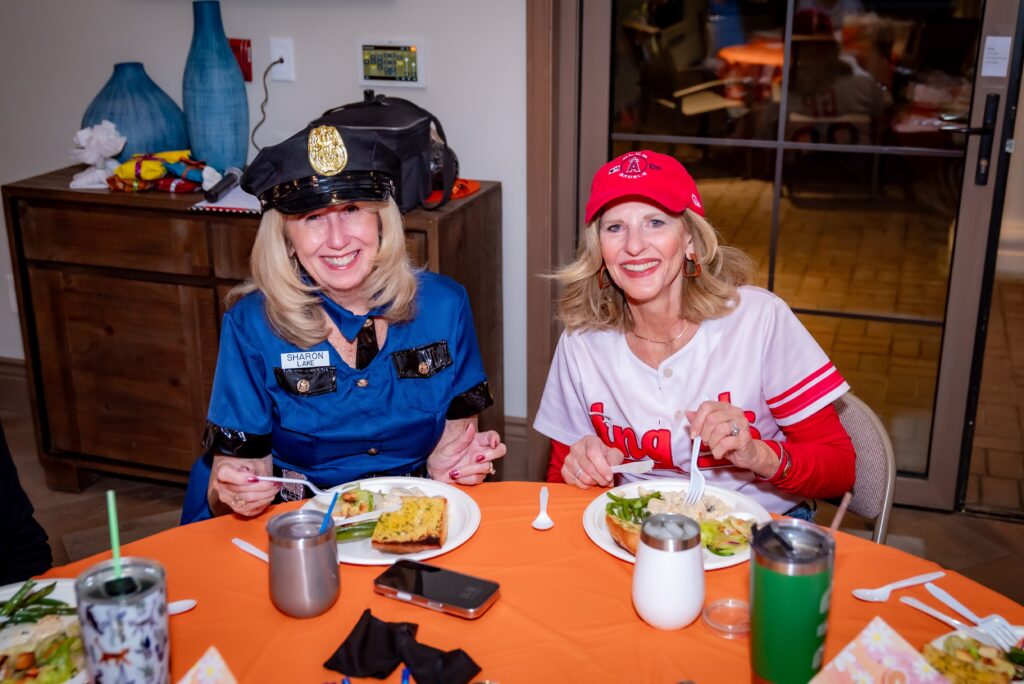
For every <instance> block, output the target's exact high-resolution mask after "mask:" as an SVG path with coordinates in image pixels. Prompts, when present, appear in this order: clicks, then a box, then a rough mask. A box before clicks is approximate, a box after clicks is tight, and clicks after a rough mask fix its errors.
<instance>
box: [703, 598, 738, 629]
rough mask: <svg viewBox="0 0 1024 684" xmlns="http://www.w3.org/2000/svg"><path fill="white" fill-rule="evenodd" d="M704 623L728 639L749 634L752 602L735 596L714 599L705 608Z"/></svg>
mask: <svg viewBox="0 0 1024 684" xmlns="http://www.w3.org/2000/svg"><path fill="white" fill-rule="evenodd" d="M703 620H704V624H705V625H707V626H708V627H710V628H711V631H712V632H714V633H715V634H717V635H718V636H720V637H725V638H726V639H736V638H739V637H744V636H747V633H748V632H750V604H748V603H747V602H746V601H742V600H740V599H735V598H726V599H719V600H717V601H712V602H711V603H709V604H708V605H707V606H706V607H705V608H704V615H703Z"/></svg>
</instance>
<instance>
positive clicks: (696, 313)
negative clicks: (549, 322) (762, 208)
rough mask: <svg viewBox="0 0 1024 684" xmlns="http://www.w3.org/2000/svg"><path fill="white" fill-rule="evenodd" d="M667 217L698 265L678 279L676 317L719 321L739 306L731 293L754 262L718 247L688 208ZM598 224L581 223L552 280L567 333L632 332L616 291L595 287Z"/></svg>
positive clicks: (599, 261) (600, 265) (714, 234)
mask: <svg viewBox="0 0 1024 684" xmlns="http://www.w3.org/2000/svg"><path fill="white" fill-rule="evenodd" d="M670 215H673V216H676V217H678V218H679V219H680V220H681V221H682V223H683V227H684V228H686V231H687V233H688V234H689V235H690V236H691V237H692V238H693V249H694V253H695V254H694V255H695V256H696V257H697V262H698V263H699V264H700V265H701V274H700V276H699V277H697V278H680V281H681V283H680V288H681V289H682V298H681V304H680V307H679V315H680V316H681V317H683V318H687V319H689V320H691V321H694V322H695V323H700V322H701V321H703V320H707V319H709V318H721V317H722V316H724V315H726V314H728V313H729V312H730V311H732V309H733V308H734V307H735V305H736V303H738V302H739V292H737V291H736V288H737V287H739V286H740V285H745V284H747V283H749V282H750V279H751V274H752V273H753V270H754V262H753V260H752V259H751V258H750V257H749V256H748V255H747V253H746V252H744V251H743V250H741V249H737V248H736V247H729V246H727V245H723V244H721V242H720V239H719V234H718V231H717V230H716V229H715V227H714V226H713V225H711V223H710V222H709V221H708V220H707V219H705V218H704V217H702V216H700V215H698V214H695V213H694V212H692V211H690V210H689V209H684V210H683V213H682V214H670ZM600 223H601V215H600V214H599V215H598V216H597V217H595V218H594V219H593V220H592V221H591V222H590V223H589V224H587V227H586V230H585V231H584V233H583V240H581V241H580V245H579V248H578V249H577V250H576V259H575V260H574V261H573V262H572V263H570V264H568V265H566V266H564V267H562V268H560V269H558V270H557V271H556V272H555V273H554V275H553V277H554V279H555V281H556V282H557V283H559V284H560V285H561V286H562V291H561V296H560V297H559V299H558V318H559V319H560V320H561V321H562V323H563V324H564V325H565V327H566V328H567V329H568V330H569V331H570V332H573V331H575V330H621V331H623V332H626V331H628V330H631V329H632V327H633V316H632V314H631V313H630V311H629V306H628V305H627V303H626V297H625V295H624V294H623V291H622V289H620V288H619V286H618V285H616V284H615V283H614V282H612V283H611V284H610V285H609V286H608V287H605V288H602V287H601V284H600V282H599V276H600V273H601V271H602V269H604V259H603V258H602V257H601V237H600V233H599V230H600ZM605 277H606V278H607V275H606V276H605Z"/></svg>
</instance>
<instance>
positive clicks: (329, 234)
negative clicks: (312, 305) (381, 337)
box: [285, 202, 380, 313]
mask: <svg viewBox="0 0 1024 684" xmlns="http://www.w3.org/2000/svg"><path fill="white" fill-rule="evenodd" d="M379 225H380V223H379V220H378V216H377V211H376V205H373V204H370V203H363V202H351V203H348V204H335V205H331V206H327V207H323V208H321V209H317V210H315V211H311V212H309V213H308V214H296V215H289V216H286V217H285V232H286V234H287V236H288V241H289V242H290V243H291V246H292V248H293V249H294V250H295V256H297V257H298V259H299V263H301V264H302V266H303V267H304V268H305V269H306V272H307V273H308V274H309V275H310V277H311V278H313V280H314V281H315V282H316V283H317V284H318V285H320V286H322V287H323V288H324V290H325V291H326V294H327V295H328V296H329V297H330V298H331V299H333V300H334V301H336V302H337V303H338V304H341V305H342V306H344V307H345V308H347V309H349V310H350V311H352V312H353V313H363V311H359V309H364V310H365V309H366V308H367V302H365V301H364V296H363V293H362V285H363V282H364V281H365V280H366V277H367V276H368V275H370V273H371V272H372V271H373V266H374V262H375V260H376V257H377V251H378V249H379V247H380V233H379Z"/></svg>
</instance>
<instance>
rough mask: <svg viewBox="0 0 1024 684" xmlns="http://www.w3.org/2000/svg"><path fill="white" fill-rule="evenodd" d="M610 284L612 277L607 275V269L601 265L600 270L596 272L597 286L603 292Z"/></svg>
mask: <svg viewBox="0 0 1024 684" xmlns="http://www.w3.org/2000/svg"><path fill="white" fill-rule="evenodd" d="M611 284H612V276H611V274H610V273H608V267H607V266H605V265H604V264H602V265H601V270H600V271H598V272H597V286H598V287H600V288H601V289H602V290H604V289H606V288H607V287H608V286H610V285H611Z"/></svg>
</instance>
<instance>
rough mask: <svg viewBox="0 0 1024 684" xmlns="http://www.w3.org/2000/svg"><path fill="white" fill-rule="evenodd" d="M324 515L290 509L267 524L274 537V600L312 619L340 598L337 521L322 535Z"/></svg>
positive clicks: (281, 607)
mask: <svg viewBox="0 0 1024 684" xmlns="http://www.w3.org/2000/svg"><path fill="white" fill-rule="evenodd" d="M323 519H324V514H323V513H319V512H317V511H311V510H304V511H289V512H288V513H282V514H281V515H275V516H274V517H273V518H271V519H270V521H269V522H268V523H267V534H268V535H269V537H270V600H271V601H273V603H274V606H275V607H276V608H277V609H278V610H280V611H281V612H282V613H284V614H285V615H291V616H292V617H297V618H308V617H314V616H317V615H320V614H321V613H323V612H325V611H327V609H328V608H330V607H331V606H333V605H334V602H335V601H337V600H338V592H339V590H340V588H341V583H340V580H339V578H338V545H337V542H336V541H335V538H334V522H333V521H331V524H330V525H329V526H328V527H327V530H326V531H325V532H324V533H323V534H320V524H321V523H322V522H323Z"/></svg>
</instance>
